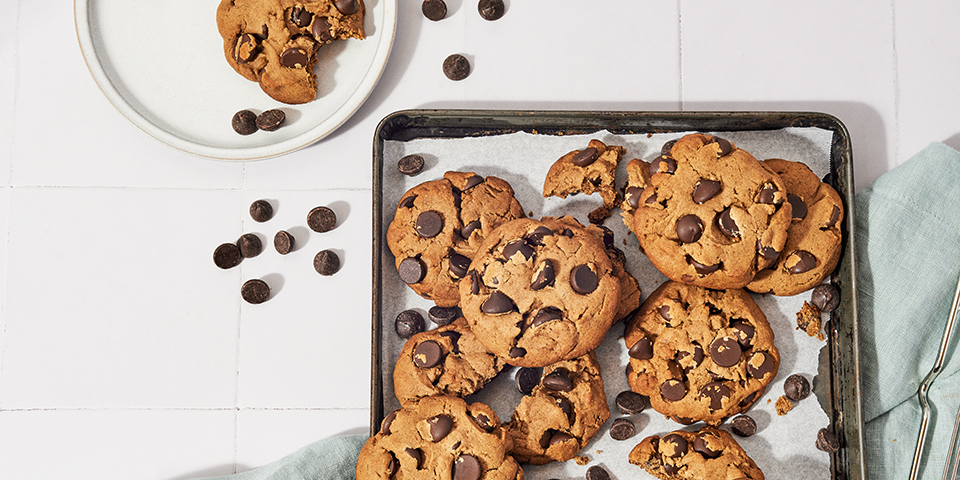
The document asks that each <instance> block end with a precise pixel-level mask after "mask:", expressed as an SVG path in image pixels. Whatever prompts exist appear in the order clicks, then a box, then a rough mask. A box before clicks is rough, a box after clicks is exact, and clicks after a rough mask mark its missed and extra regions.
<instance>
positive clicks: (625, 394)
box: [616, 390, 648, 415]
mask: <svg viewBox="0 0 960 480" xmlns="http://www.w3.org/2000/svg"><path fill="white" fill-rule="evenodd" d="M647 402H648V400H647V397H645V396H643V395H640V394H639V393H637V392H634V391H631V390H624V391H622V392H620V393H618V394H617V400H616V403H617V410H620V413H622V414H624V415H636V414H638V413H641V412H643V411H644V409H646V408H647Z"/></svg>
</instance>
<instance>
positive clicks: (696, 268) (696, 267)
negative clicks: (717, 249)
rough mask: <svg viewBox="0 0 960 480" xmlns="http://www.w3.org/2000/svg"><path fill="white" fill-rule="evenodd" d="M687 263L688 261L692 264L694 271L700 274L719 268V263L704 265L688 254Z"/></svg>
mask: <svg viewBox="0 0 960 480" xmlns="http://www.w3.org/2000/svg"><path fill="white" fill-rule="evenodd" d="M687 263H689V264H690V265H693V270H694V271H696V272H697V273H698V274H700V275H707V274H710V273H713V272H716V271H717V270H719V269H720V264H719V263H717V264H714V265H704V264H702V263H700V262H698V261H696V260H694V259H693V258H691V257H690V256H687Z"/></svg>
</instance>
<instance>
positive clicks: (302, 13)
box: [290, 6, 313, 28]
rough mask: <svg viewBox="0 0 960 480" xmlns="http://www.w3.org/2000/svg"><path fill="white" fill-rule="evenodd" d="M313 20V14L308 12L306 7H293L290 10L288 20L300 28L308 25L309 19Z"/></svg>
mask: <svg viewBox="0 0 960 480" xmlns="http://www.w3.org/2000/svg"><path fill="white" fill-rule="evenodd" d="M311 20H313V14H312V13H310V12H309V11H308V10H307V9H306V8H303V7H299V6H298V7H293V8H292V9H291V10H290V22H291V23H293V24H294V25H296V26H298V27H300V28H307V27H308V26H310V21H311Z"/></svg>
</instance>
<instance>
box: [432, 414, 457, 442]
mask: <svg viewBox="0 0 960 480" xmlns="http://www.w3.org/2000/svg"><path fill="white" fill-rule="evenodd" d="M427 425H429V426H430V440H433V442H434V443H436V442H439V441H440V440H443V439H444V438H446V437H447V435H449V434H450V431H451V430H453V418H452V417H450V416H449V415H437V416H435V417H431V418H429V419H427Z"/></svg>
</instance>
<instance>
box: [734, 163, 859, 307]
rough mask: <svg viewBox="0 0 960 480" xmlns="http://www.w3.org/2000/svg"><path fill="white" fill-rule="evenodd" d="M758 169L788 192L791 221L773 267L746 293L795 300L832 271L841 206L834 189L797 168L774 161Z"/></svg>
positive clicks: (837, 249) (760, 274)
mask: <svg viewBox="0 0 960 480" xmlns="http://www.w3.org/2000/svg"><path fill="white" fill-rule="evenodd" d="M763 163H764V164H766V165H767V166H769V167H770V168H771V169H772V170H773V171H774V172H776V173H777V174H778V175H780V178H782V179H783V182H784V184H785V185H786V186H787V201H788V202H790V204H791V206H792V217H793V219H792V220H791V223H790V228H789V229H788V230H787V243H786V245H784V247H783V250H782V251H781V252H780V256H779V257H778V258H777V261H776V262H775V263H774V264H772V265H770V266H769V267H768V268H766V269H764V270H761V271H759V272H757V275H756V276H755V277H754V279H753V281H752V282H750V283H749V284H748V285H747V288H748V289H749V290H752V291H754V292H758V293H772V294H774V295H781V296H790V295H796V294H798V293H800V292H804V291H806V290H809V289H811V288H813V287H815V286H817V285H818V284H820V282H822V281H823V279H824V278H826V277H827V275H830V273H831V272H833V269H834V268H836V267H837V262H838V261H839V260H840V252H841V248H840V243H841V237H840V225H841V222H843V202H841V200H840V194H838V193H837V191H836V190H834V189H833V187H831V186H830V185H828V184H826V183H823V182H821V181H820V178H819V177H817V174H815V173H813V171H811V170H810V168H809V167H807V166H806V165H804V164H802V163H800V162H791V161H789V160H783V159H779V158H774V159H770V160H765V161H764V162H763Z"/></svg>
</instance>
